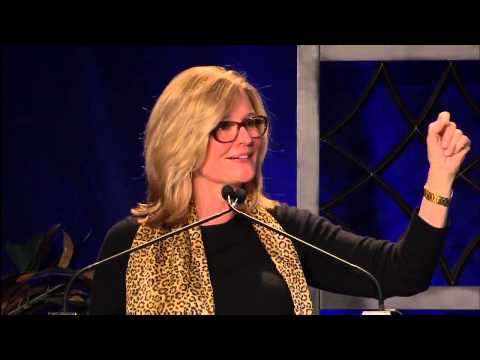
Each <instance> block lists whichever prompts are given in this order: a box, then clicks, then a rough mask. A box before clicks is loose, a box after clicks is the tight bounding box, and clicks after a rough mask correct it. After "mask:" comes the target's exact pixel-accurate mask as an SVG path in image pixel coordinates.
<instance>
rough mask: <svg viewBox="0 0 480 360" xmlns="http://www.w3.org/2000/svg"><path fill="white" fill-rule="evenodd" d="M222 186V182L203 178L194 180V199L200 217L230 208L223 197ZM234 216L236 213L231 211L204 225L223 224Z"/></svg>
mask: <svg viewBox="0 0 480 360" xmlns="http://www.w3.org/2000/svg"><path fill="white" fill-rule="evenodd" d="M222 188H223V185H222V184H216V183H210V182H205V181H203V179H194V180H193V199H194V201H195V207H196V209H197V215H198V218H199V219H204V218H206V217H209V216H212V215H213V214H215V213H218V212H221V211H223V210H227V209H228V204H227V203H226V201H225V200H224V199H223V198H222ZM233 217H234V214H233V213H232V212H229V213H227V214H225V215H222V216H220V217H218V218H216V219H213V220H211V221H209V222H206V223H205V224H203V225H217V224H223V223H226V222H228V221H230V220H231V219H232V218H233Z"/></svg>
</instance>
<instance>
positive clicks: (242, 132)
mask: <svg viewBox="0 0 480 360" xmlns="http://www.w3.org/2000/svg"><path fill="white" fill-rule="evenodd" d="M237 141H238V142H240V143H242V144H250V143H251V142H252V141H253V140H252V137H251V136H250V134H249V133H248V131H247V129H246V128H245V126H240V129H239V130H238V136H237Z"/></svg>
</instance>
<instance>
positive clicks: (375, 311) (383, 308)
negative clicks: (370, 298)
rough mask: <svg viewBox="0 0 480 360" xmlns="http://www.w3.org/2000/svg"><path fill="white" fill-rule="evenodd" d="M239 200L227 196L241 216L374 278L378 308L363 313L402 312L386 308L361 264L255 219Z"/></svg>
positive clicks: (387, 313)
mask: <svg viewBox="0 0 480 360" xmlns="http://www.w3.org/2000/svg"><path fill="white" fill-rule="evenodd" d="M237 200H238V196H237V199H235V201H234V202H233V203H232V199H231V198H230V194H229V195H228V196H227V202H228V206H229V207H230V209H231V210H232V211H233V212H235V213H237V214H239V215H241V216H244V217H246V218H248V219H250V220H251V221H253V222H254V223H256V224H259V225H262V226H264V227H266V228H267V229H270V230H272V231H274V232H277V233H280V234H281V235H283V236H285V237H286V238H288V239H291V240H295V241H299V242H301V243H302V244H304V245H307V246H309V247H311V248H313V249H315V250H317V251H320V252H321V253H322V254H325V255H327V256H330V257H332V258H334V259H336V260H338V261H340V262H341V263H344V264H346V265H348V266H350V267H353V268H354V269H356V270H357V271H359V272H361V273H362V274H364V275H366V276H367V277H368V278H369V279H370V280H372V282H373V283H374V284H375V287H376V288H377V293H378V309H377V310H372V311H363V312H362V315H399V314H401V313H400V312H399V311H397V310H393V309H391V310H386V309H385V303H384V299H383V293H382V288H381V287H380V284H379V283H378V281H377V279H376V278H375V276H373V275H372V274H371V273H369V272H368V271H367V270H365V269H363V268H361V267H360V266H357V265H355V264H352V263H350V262H348V261H346V260H344V259H342V258H339V257H338V256H336V255H333V254H331V253H329V252H327V251H325V250H322V249H320V248H318V247H316V246H314V245H312V244H309V243H308V242H306V241H303V240H302V239H299V238H297V237H295V236H293V235H290V234H288V233H286V232H285V231H282V230H279V229H275V228H274V227H272V226H271V225H268V224H265V223H263V222H261V221H259V220H257V219H255V218H254V217H252V216H250V215H248V214H246V213H244V212H242V211H240V210H238V209H237V208H236V205H237Z"/></svg>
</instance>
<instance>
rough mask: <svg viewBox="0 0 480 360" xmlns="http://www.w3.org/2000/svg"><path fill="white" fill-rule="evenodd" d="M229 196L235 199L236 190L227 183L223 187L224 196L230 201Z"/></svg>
mask: <svg viewBox="0 0 480 360" xmlns="http://www.w3.org/2000/svg"><path fill="white" fill-rule="evenodd" d="M228 196H230V199H231V200H232V201H233V200H234V199H235V198H236V195H235V190H233V187H231V186H230V185H225V186H224V187H223V188H222V197H223V198H224V200H226V201H228Z"/></svg>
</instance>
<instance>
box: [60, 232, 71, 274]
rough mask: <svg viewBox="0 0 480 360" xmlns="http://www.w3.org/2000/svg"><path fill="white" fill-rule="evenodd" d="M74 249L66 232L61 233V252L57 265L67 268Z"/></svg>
mask: <svg viewBox="0 0 480 360" xmlns="http://www.w3.org/2000/svg"><path fill="white" fill-rule="evenodd" d="M73 251H74V246H73V241H72V238H71V237H70V235H69V234H68V233H66V232H64V233H63V252H62V256H60V260H59V261H58V264H57V266H58V267H59V268H62V269H66V268H68V266H69V265H70V261H71V260H72V256H73Z"/></svg>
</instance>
